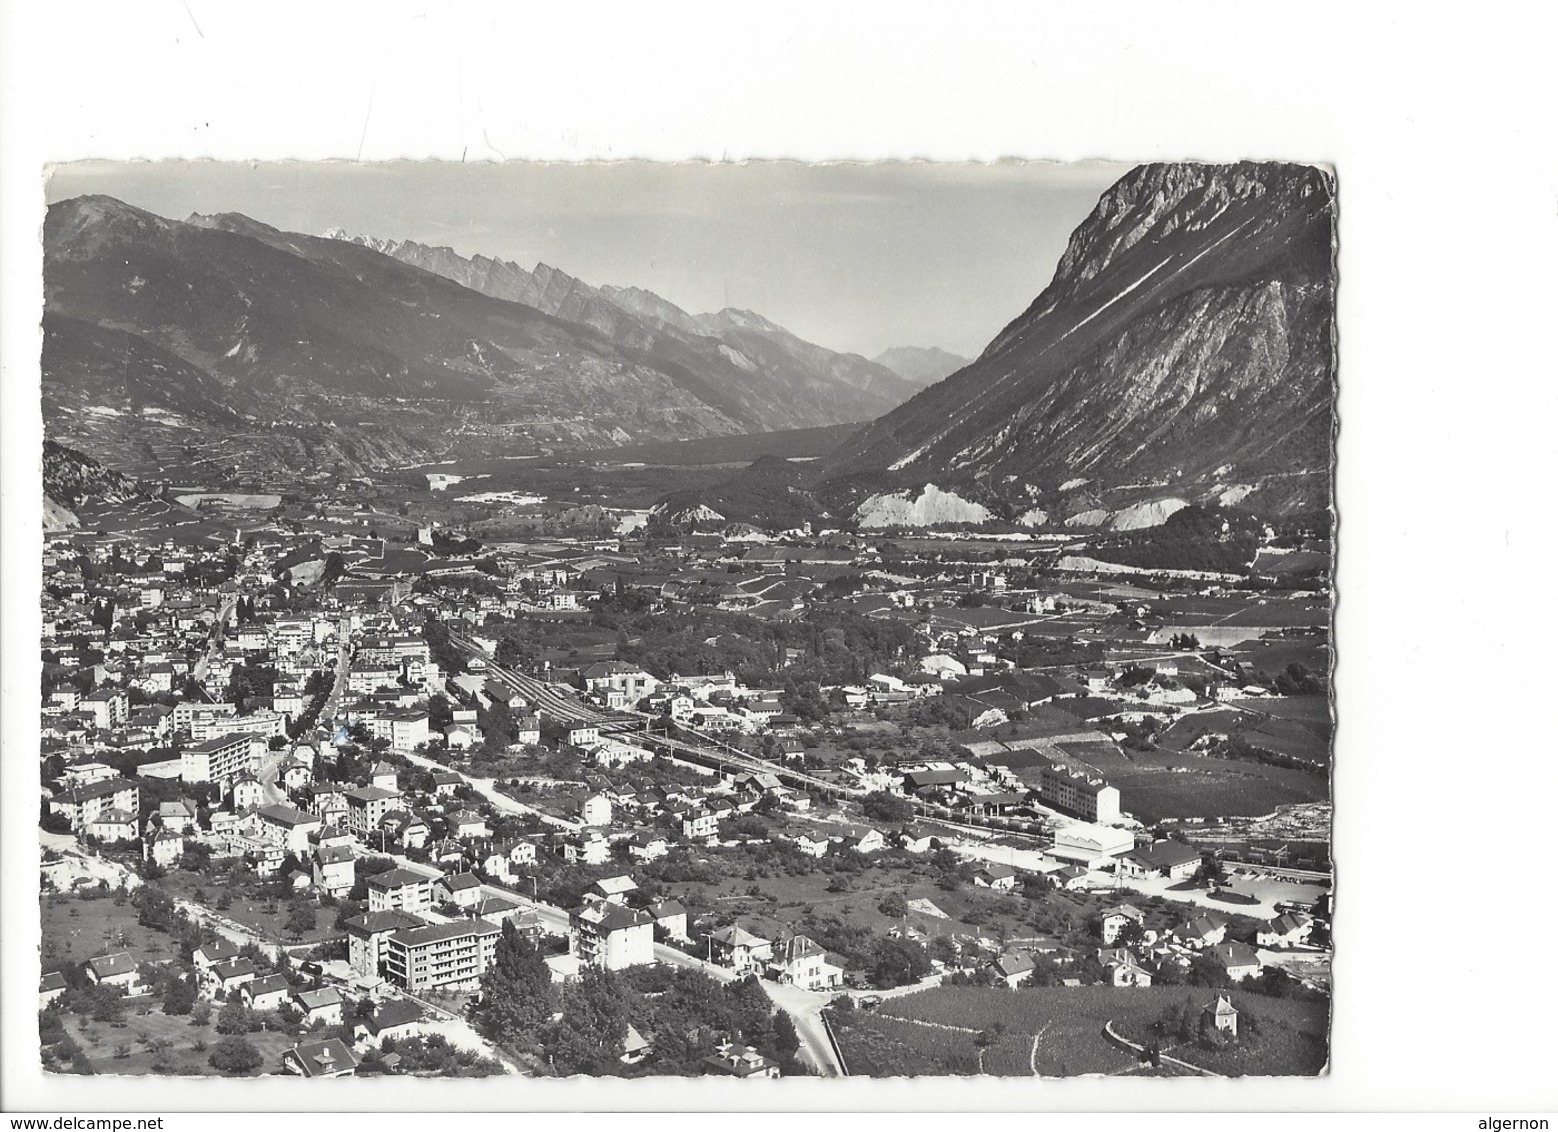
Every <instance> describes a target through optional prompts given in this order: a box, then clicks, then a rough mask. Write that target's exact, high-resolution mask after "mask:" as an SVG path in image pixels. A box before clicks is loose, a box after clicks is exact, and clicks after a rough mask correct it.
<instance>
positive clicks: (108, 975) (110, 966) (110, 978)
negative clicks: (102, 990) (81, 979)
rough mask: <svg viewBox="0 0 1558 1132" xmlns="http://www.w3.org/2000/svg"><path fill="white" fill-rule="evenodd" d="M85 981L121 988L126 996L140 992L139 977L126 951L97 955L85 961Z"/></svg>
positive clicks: (135, 966)
mask: <svg viewBox="0 0 1558 1132" xmlns="http://www.w3.org/2000/svg"><path fill="white" fill-rule="evenodd" d="M86 972H87V979H88V980H89V981H90V982H93V983H96V984H98V985H99V986H105V987H121V988H123V989H124V993H125V994H127V995H135V994H139V993H140V992H141V976H140V971H139V969H138V968H137V965H136V962H135V960H134V958H132V957H131V955H130V953H129V952H128V951H116V952H114V953H113V954H112V955H99V956H97V957H96V958H93V959H88V960H87V968H86Z"/></svg>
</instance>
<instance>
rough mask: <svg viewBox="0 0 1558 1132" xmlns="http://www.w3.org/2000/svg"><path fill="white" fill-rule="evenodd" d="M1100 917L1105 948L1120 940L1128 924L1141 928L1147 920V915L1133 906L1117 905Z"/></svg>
mask: <svg viewBox="0 0 1558 1132" xmlns="http://www.w3.org/2000/svg"><path fill="white" fill-rule="evenodd" d="M1099 915H1100V917H1101V923H1100V926H1099V934H1100V936H1101V937H1102V939H1103V941H1104V946H1105V947H1108V946H1109V945H1110V944H1112V943H1114V941H1115V940H1117V939H1119V938H1120V933H1121V932H1122V931H1124V930H1125V925H1126V924H1135V925H1136V926H1137V927H1138V928H1139V927H1141V926H1142V924H1143V923H1145V922H1146V919H1147V916H1146V913H1144V912H1143V911H1142V910H1141V909H1140V908H1137V907H1135V906H1134V905H1131V904H1116V905H1114V906H1113V907H1109V908H1105V909H1104V910H1103V911H1102V912H1101V913H1099Z"/></svg>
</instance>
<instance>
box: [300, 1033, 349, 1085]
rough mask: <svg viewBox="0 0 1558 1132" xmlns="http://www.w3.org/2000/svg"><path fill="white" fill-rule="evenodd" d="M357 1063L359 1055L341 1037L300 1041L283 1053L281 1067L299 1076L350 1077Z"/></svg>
mask: <svg viewBox="0 0 1558 1132" xmlns="http://www.w3.org/2000/svg"><path fill="white" fill-rule="evenodd" d="M357 1064H358V1062H357V1055H356V1054H354V1053H352V1051H351V1048H350V1047H349V1046H347V1044H346V1043H345V1042H343V1041H342V1040H341V1039H340V1038H326V1039H325V1040H324V1041H322V1042H300V1043H298V1044H297V1045H295V1046H293V1047H292V1048H291V1049H289V1050H284V1051H282V1054H281V1067H282V1068H283V1069H285V1070H286V1071H287V1072H288V1073H291V1074H293V1075H294V1076H297V1077H350V1076H352V1075H354V1074H355V1073H356V1072H357Z"/></svg>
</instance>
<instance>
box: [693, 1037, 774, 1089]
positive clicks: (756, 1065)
mask: <svg viewBox="0 0 1558 1132" xmlns="http://www.w3.org/2000/svg"><path fill="white" fill-rule="evenodd" d="M703 1064H704V1066H705V1067H706V1068H707V1069H708V1071H709V1073H710V1075H713V1076H721V1077H737V1078H740V1079H742V1080H747V1079H756V1078H764V1079H766V1078H774V1077H778V1076H779V1066H778V1064H776V1063H775V1062H772V1061H769V1060H768V1059H767V1058H766V1057H764V1056H763V1055H762V1054H760V1053H758V1052H757V1050H755V1049H753V1048H752V1047H751V1046H743V1045H735V1044H732V1043H730V1042H724V1043H722V1044H721V1045H720V1047H719V1049H718V1050H717V1051H716V1052H714V1053H711V1054H710V1055H709V1056H708V1057H705V1058H704V1059H703Z"/></svg>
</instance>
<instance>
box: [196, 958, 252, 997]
mask: <svg viewBox="0 0 1558 1132" xmlns="http://www.w3.org/2000/svg"><path fill="white" fill-rule="evenodd" d="M259 974H260V973H259V971H258V970H257V969H256V968H255V966H254V961H253V960H252V959H249V958H247V957H246V956H242V955H240V956H238V957H237V958H235V959H224V960H222V961H220V962H217V963H213V964H212V965H211V967H210V968H209V969H208V970H207V971H206V990H207V991H208V992H209V993H210V994H212V995H213V996H214V995H216V994H217V993H218V992H220V993H222V994H232V993H234V992H235V991H237V990H238V988H240V987H242V986H243V985H244V984H245V983H247V982H250V981H251V980H253V979H257V978H259Z"/></svg>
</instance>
